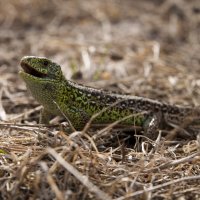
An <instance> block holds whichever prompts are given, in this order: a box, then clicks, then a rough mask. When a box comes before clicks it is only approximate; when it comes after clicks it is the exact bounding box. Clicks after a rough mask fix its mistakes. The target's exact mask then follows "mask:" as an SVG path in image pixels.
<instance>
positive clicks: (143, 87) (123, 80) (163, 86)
mask: <svg viewBox="0 0 200 200" xmlns="http://www.w3.org/2000/svg"><path fill="white" fill-rule="evenodd" d="M199 40H200V1H199V0H190V1H187V0H179V1H172V0H152V1H149V0H136V1H132V0H101V1H98V0H87V1H84V0H67V1H64V0H43V1H39V0H17V1H15V0H6V1H3V0H0V74H1V77H0V81H1V82H2V84H4V85H6V87H7V88H8V91H10V92H11V93H15V92H16V91H18V89H20V90H21V89H22V90H25V86H24V83H22V81H21V80H20V79H19V77H18V76H17V73H18V71H19V68H20V67H19V62H20V59H21V58H22V56H25V55H35V56H46V57H48V58H50V59H52V60H54V61H56V62H58V63H59V64H60V65H61V66H62V69H63V72H64V74H65V76H66V77H67V78H68V79H74V80H77V81H78V82H81V83H86V84H87V85H91V86H93V87H100V88H108V89H112V90H117V91H121V92H126V93H131V94H135V95H140V96H146V97H150V98H157V99H159V100H162V101H168V102H170V103H178V104H188V103H190V104H194V105H197V104H198V102H199V94H198V90H197V88H199V86H200V75H199V74H200V67H199V63H200V55H199V52H200V42H199ZM2 75H3V76H2ZM15 83H19V84H15Z"/></svg>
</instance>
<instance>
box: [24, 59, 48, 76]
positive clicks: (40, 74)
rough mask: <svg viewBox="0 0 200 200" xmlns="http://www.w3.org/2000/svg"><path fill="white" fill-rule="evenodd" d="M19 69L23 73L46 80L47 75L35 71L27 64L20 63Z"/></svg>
mask: <svg viewBox="0 0 200 200" xmlns="http://www.w3.org/2000/svg"><path fill="white" fill-rule="evenodd" d="M21 67H22V69H23V70H24V72H25V73H27V74H29V75H32V76H35V77H38V78H46V77H47V74H45V73H42V72H40V71H37V70H36V69H34V68H32V67H31V66H30V65H29V64H27V63H25V62H21Z"/></svg>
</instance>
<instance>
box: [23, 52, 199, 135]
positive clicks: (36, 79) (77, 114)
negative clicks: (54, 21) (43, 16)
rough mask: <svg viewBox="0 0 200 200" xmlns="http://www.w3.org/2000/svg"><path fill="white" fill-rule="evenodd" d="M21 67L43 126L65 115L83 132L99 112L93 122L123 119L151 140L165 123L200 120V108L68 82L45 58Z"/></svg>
mask: <svg viewBox="0 0 200 200" xmlns="http://www.w3.org/2000/svg"><path fill="white" fill-rule="evenodd" d="M20 65H21V68H22V69H21V70H20V71H19V75H20V76H21V78H22V79H23V80H24V82H25V84H26V87H27V89H28V90H29V91H30V93H31V94H32V96H33V97H34V98H35V99H36V100H37V101H38V102H39V103H40V104H42V105H43V111H42V113H41V119H40V122H41V123H48V122H49V120H50V119H51V117H52V116H54V115H61V116H63V115H64V116H66V117H67V119H69V121H70V122H71V124H72V125H73V127H74V128H75V129H76V130H82V129H83V128H84V126H85V125H86V124H87V122H88V121H89V120H90V119H91V117H92V116H93V115H95V114H96V113H99V115H97V116H96V117H95V118H94V120H93V121H92V123H94V124H108V123H113V122H115V121H117V120H121V121H120V122H119V123H120V124H123V125H135V126H139V127H142V129H143V130H144V132H145V134H146V135H147V136H148V137H150V138H151V137H153V135H155V132H156V130H158V128H159V127H161V126H162V125H163V124H165V123H169V122H172V123H175V124H178V125H180V124H181V123H183V122H184V119H185V118H187V117H188V116H194V117H195V118H200V110H199V108H195V107H187V106H186V107H185V106H179V105H171V104H167V103H163V102H160V101H157V100H153V99H149V98H144V97H139V96H133V95H126V94H117V93H115V92H111V91H107V90H103V89H97V88H93V87H89V86H85V85H82V84H78V83H76V82H73V81H71V80H67V79H66V78H65V76H64V75H63V72H62V70H61V66H60V65H59V64H57V63H55V62H53V61H51V60H50V59H48V58H45V57H36V56H24V57H23V58H22V59H21V61H20ZM102 110H104V112H102ZM127 116H130V117H127Z"/></svg>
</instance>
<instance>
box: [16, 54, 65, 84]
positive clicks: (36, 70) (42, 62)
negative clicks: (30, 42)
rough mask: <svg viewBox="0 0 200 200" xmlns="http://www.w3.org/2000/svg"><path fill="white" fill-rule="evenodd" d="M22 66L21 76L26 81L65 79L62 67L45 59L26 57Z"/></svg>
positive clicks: (21, 63)
mask: <svg viewBox="0 0 200 200" xmlns="http://www.w3.org/2000/svg"><path fill="white" fill-rule="evenodd" d="M20 65H21V67H22V69H23V70H21V71H20V72H19V74H20V76H21V77H22V78H23V79H24V80H27V79H29V80H37V81H45V80H46V81H47V80H51V81H60V80H61V79H62V78H63V74H62V71H61V67H60V65H58V64H57V63H54V62H52V61H51V60H49V59H47V58H44V57H35V56H25V57H23V58H22V59H21V62H20Z"/></svg>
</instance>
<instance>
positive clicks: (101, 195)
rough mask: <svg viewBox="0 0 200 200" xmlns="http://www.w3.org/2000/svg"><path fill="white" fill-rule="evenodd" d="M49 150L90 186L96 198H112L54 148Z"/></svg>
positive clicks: (85, 184)
mask: <svg viewBox="0 0 200 200" xmlns="http://www.w3.org/2000/svg"><path fill="white" fill-rule="evenodd" d="M47 151H48V152H49V153H50V154H51V155H52V156H53V157H54V158H55V159H56V160H57V161H58V162H59V163H60V164H61V165H62V166H63V167H64V168H65V169H66V170H67V171H69V172H70V173H71V174H73V175H74V176H75V177H76V178H77V179H78V180H79V181H80V182H81V183H82V184H83V185H84V186H85V187H87V188H88V190H89V191H90V192H92V193H93V194H95V196H96V198H98V199H101V200H105V199H108V200H111V197H110V196H109V195H108V194H106V193H104V192H103V191H102V190H100V189H99V188H98V187H97V186H96V185H94V184H93V183H92V182H91V181H90V180H89V179H88V177H87V176H85V175H83V174H81V173H80V172H79V171H78V170H77V169H75V168H74V167H73V166H72V165H71V164H69V163H68V162H67V161H65V160H64V159H63V158H62V157H61V156H60V155H59V154H58V153H56V151H55V150H54V149H50V148H49V149H47Z"/></svg>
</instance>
